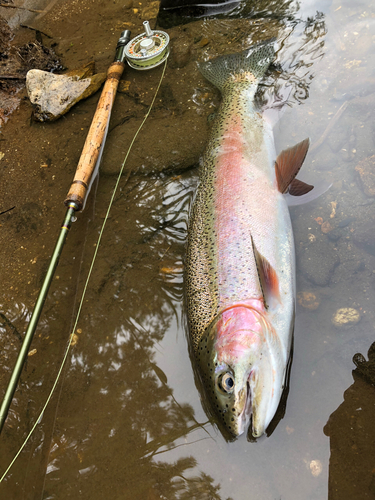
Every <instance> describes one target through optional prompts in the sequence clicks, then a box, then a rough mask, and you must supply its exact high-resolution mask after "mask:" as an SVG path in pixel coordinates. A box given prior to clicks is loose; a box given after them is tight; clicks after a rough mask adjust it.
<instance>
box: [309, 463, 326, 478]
mask: <svg viewBox="0 0 375 500" xmlns="http://www.w3.org/2000/svg"><path fill="white" fill-rule="evenodd" d="M310 470H311V474H312V475H313V476H314V477H318V476H319V475H320V474H321V473H322V470H323V465H322V462H321V461H320V460H311V462H310Z"/></svg>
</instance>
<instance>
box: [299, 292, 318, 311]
mask: <svg viewBox="0 0 375 500" xmlns="http://www.w3.org/2000/svg"><path fill="white" fill-rule="evenodd" d="M297 302H298V304H299V305H300V306H302V307H303V308H304V309H308V310H309V311H315V310H316V309H318V307H319V305H320V299H319V297H318V296H317V294H316V293H314V292H299V293H298V294H297Z"/></svg>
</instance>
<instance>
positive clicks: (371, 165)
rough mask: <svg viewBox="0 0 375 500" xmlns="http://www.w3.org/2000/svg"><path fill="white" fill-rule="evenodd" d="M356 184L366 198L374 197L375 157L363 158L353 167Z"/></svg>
mask: <svg viewBox="0 0 375 500" xmlns="http://www.w3.org/2000/svg"><path fill="white" fill-rule="evenodd" d="M355 170H356V172H357V179H358V183H359V185H360V187H361V189H362V191H363V192H364V193H365V195H366V196H375V155H374V156H370V157H369V158H365V159H364V160H362V161H361V162H360V163H358V165H357V166H356V167H355Z"/></svg>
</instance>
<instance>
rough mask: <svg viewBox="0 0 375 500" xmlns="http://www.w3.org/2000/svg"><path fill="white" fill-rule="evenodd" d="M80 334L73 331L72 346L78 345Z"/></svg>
mask: <svg viewBox="0 0 375 500" xmlns="http://www.w3.org/2000/svg"><path fill="white" fill-rule="evenodd" d="M78 338H79V337H78V335H76V334H75V333H72V335H71V337H70V345H71V346H74V345H76V343H77V342H78Z"/></svg>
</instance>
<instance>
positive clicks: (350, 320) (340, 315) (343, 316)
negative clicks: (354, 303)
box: [332, 307, 361, 328]
mask: <svg viewBox="0 0 375 500" xmlns="http://www.w3.org/2000/svg"><path fill="white" fill-rule="evenodd" d="M360 319H361V314H360V312H359V311H357V309H354V308H352V307H343V308H341V309H338V310H337V311H336V312H335V314H334V315H333V317H332V323H333V324H334V325H335V326H337V327H338V328H350V327H352V326H354V325H356V324H357V323H358V322H359V320H360Z"/></svg>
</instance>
